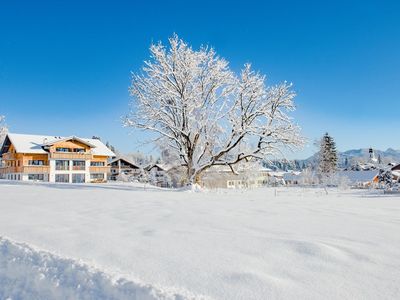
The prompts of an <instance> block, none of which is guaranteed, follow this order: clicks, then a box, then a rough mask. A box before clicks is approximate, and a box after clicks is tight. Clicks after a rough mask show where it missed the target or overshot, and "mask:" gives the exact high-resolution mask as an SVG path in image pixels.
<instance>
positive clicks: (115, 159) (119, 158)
mask: <svg viewBox="0 0 400 300" xmlns="http://www.w3.org/2000/svg"><path fill="white" fill-rule="evenodd" d="M119 160H122V161H124V162H126V163H128V164H130V165H132V166H135V167H137V168H139V169H140V166H139V165H138V164H136V163H135V162H133V161H132V160H130V159H129V158H126V157H115V158H114V159H112V160H111V161H110V162H109V163H108V164H112V163H114V162H116V161H119Z"/></svg>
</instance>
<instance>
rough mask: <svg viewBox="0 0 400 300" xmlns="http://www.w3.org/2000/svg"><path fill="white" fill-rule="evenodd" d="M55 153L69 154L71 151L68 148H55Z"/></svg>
mask: <svg viewBox="0 0 400 300" xmlns="http://www.w3.org/2000/svg"><path fill="white" fill-rule="evenodd" d="M56 151H57V152H71V149H70V148H63V147H57V148H56Z"/></svg>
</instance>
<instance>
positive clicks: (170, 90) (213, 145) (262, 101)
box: [124, 35, 303, 184]
mask: <svg viewBox="0 0 400 300" xmlns="http://www.w3.org/2000/svg"><path fill="white" fill-rule="evenodd" d="M150 52H151V59H150V60H149V61H146V62H145V66H144V67H143V74H134V75H133V77H132V85H131V87H130V92H131V95H132V97H133V100H132V103H131V104H132V110H131V112H130V114H129V115H128V116H127V117H126V119H125V122H124V125H125V126H128V127H135V128H139V129H144V130H147V131H149V132H152V133H153V134H154V135H155V136H156V137H155V142H156V143H157V144H158V145H160V144H161V145H162V146H163V149H166V148H167V149H169V150H170V152H171V153H170V154H174V155H173V156H174V157H176V161H174V162H171V163H174V164H176V165H179V166H183V167H184V168H185V170H186V177H187V181H188V183H189V184H193V183H195V182H198V180H199V178H200V176H201V174H202V173H203V172H204V171H206V170H207V169H209V168H210V167H211V166H215V165H220V166H221V165H224V166H229V167H230V168H231V170H232V172H236V171H235V167H236V165H237V164H238V163H239V162H241V161H248V160H249V159H262V158H264V157H265V156H266V155H271V154H279V153H281V148H282V147H298V146H301V145H302V144H303V139H302V138H301V137H300V134H299V127H298V126H297V125H296V124H294V123H293V121H292V118H290V117H289V115H288V113H289V112H291V111H293V110H294V109H295V105H294V101H293V99H294V97H295V93H294V91H293V90H292V86H291V84H287V83H286V82H284V83H282V84H278V85H276V86H271V87H267V86H266V85H265V76H264V75H261V74H259V73H257V72H254V71H253V70H252V69H251V66H250V65H249V64H246V65H245V66H244V68H243V70H242V71H241V73H240V74H238V75H236V74H234V73H233V71H232V70H230V68H229V66H228V62H227V61H226V60H225V59H222V58H220V57H219V56H217V54H216V53H215V51H214V49H212V48H208V47H201V48H200V49H199V50H194V49H192V48H191V47H190V46H189V45H188V44H187V43H185V42H184V41H183V40H181V39H179V38H178V36H176V35H174V36H173V37H172V38H170V39H169V47H165V46H164V45H163V44H161V43H158V44H153V45H151V47H150Z"/></svg>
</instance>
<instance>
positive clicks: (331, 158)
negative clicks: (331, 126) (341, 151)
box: [318, 133, 338, 178]
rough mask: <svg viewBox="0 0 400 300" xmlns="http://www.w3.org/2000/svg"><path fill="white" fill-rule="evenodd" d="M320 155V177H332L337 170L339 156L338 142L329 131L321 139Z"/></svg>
mask: <svg viewBox="0 0 400 300" xmlns="http://www.w3.org/2000/svg"><path fill="white" fill-rule="evenodd" d="M318 157H319V160H318V172H319V175H320V177H322V178H330V177H332V175H333V174H335V173H336V170H337V164H338V156H337V150H336V143H335V141H334V140H333V138H332V137H331V136H330V135H329V134H328V133H326V134H325V135H324V136H323V137H322V139H321V141H320V150H319V154H318Z"/></svg>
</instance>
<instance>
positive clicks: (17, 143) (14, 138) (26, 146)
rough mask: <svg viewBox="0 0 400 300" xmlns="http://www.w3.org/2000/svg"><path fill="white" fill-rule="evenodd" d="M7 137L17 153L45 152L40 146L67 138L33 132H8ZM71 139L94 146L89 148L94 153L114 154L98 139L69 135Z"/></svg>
mask: <svg viewBox="0 0 400 300" xmlns="http://www.w3.org/2000/svg"><path fill="white" fill-rule="evenodd" d="M7 136H8V138H9V139H10V141H11V143H12V144H13V145H14V147H15V149H16V151H17V152H18V153H38V154H47V153H48V152H46V151H45V150H43V148H42V146H43V145H45V144H48V143H49V142H56V141H62V140H65V139H68V138H66V137H59V136H47V135H33V134H17V133H9V134H8V135H7ZM70 138H71V139H73V138H76V139H78V140H82V141H84V142H86V143H88V144H89V145H91V146H94V148H92V149H91V151H92V153H93V154H94V155H104V156H115V154H114V153H113V152H112V151H111V150H110V149H108V148H107V147H106V145H104V144H103V142H102V141H100V140H98V139H88V138H78V137H73V136H72V137H70Z"/></svg>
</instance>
